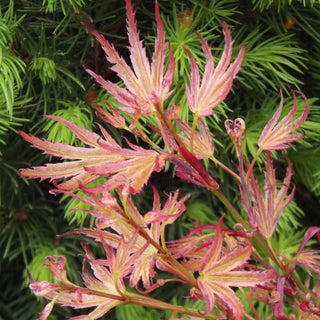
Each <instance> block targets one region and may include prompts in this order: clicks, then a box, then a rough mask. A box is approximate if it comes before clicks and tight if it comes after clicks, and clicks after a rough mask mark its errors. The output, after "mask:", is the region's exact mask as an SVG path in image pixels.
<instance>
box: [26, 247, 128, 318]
mask: <svg viewBox="0 0 320 320" xmlns="http://www.w3.org/2000/svg"><path fill="white" fill-rule="evenodd" d="M86 251H87V252H86V258H87V259H88V261H89V263H90V264H91V267H92V269H93V271H94V275H92V274H90V273H89V271H88V270H87V269H86V268H84V269H83V272H82V276H83V279H84V282H85V285H86V287H79V286H77V285H75V284H73V283H72V282H70V281H69V280H68V279H67V276H66V275H67V272H66V269H65V262H66V260H65V257H63V256H50V257H47V258H46V261H47V262H46V263H45V265H46V266H47V267H48V268H49V269H50V271H51V273H52V275H53V277H54V279H55V280H56V281H58V282H59V283H49V282H47V281H35V280H34V279H33V278H32V277H31V276H30V275H29V279H30V288H31V290H32V291H33V293H34V294H35V295H36V296H40V297H45V298H46V299H49V300H52V301H51V302H50V303H48V304H47V305H46V306H45V308H44V310H43V312H42V313H41V317H40V318H38V320H46V319H47V318H48V317H49V315H50V313H51V311H52V308H53V306H54V303H59V304H61V305H63V306H69V307H73V308H75V309H80V308H81V309H83V308H92V307H95V309H94V310H93V311H91V312H90V313H89V314H88V315H86V316H79V317H73V318H70V320H71V319H73V320H76V319H77V320H78V319H98V318H100V317H102V315H104V314H105V313H107V312H108V311H109V310H110V309H112V308H114V307H116V306H118V305H120V304H123V303H125V301H124V298H123V296H122V295H121V291H123V292H125V287H124V286H123V284H121V282H119V281H118V283H117V281H116V279H115V277H114V274H113V273H112V271H110V270H109V269H107V268H105V267H104V266H101V265H99V264H97V263H94V261H93V255H92V253H91V251H89V250H88V249H87V250H86Z"/></svg>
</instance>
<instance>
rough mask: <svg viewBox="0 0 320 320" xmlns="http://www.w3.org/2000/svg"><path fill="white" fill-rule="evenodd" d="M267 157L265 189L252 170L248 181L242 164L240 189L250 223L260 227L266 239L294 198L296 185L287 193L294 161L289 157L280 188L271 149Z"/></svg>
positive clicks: (269, 237)
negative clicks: (261, 187) (261, 186)
mask: <svg viewBox="0 0 320 320" xmlns="http://www.w3.org/2000/svg"><path fill="white" fill-rule="evenodd" d="M266 158H267V159H266V162H265V166H266V169H267V170H266V171H265V182H264V188H263V190H262V191H261V190H260V187H259V183H258V181H257V180H256V179H255V178H254V176H253V173H252V171H251V174H250V176H249V180H248V182H247V181H246V178H245V174H244V172H243V168H242V167H241V166H240V170H239V171H240V176H241V185H240V191H241V199H242V205H243V208H244V209H245V210H246V212H247V214H248V216H249V219H250V225H251V226H252V227H253V228H258V229H259V232H260V234H261V235H262V236H263V237H264V238H265V239H271V237H272V235H273V233H274V231H275V230H276V228H277V224H278V221H279V219H280V217H281V214H282V212H283V210H284V209H285V208H286V207H287V206H288V205H289V203H290V202H291V201H292V199H293V196H294V193H295V185H293V188H292V191H291V192H290V193H289V194H287V193H288V191H289V187H290V184H291V177H292V163H291V162H290V160H289V159H287V160H288V167H287V172H286V176H285V178H284V180H283V183H282V184H281V188H280V189H279V190H278V185H279V183H278V182H277V179H276V174H275V169H274V168H273V162H272V159H271V155H270V152H269V151H267V152H266Z"/></svg>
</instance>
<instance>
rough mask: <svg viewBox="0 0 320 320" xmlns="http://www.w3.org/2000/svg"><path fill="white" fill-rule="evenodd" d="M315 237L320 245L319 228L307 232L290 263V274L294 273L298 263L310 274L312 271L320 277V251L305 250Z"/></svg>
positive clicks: (309, 229) (311, 228) (312, 228)
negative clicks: (315, 236)
mask: <svg viewBox="0 0 320 320" xmlns="http://www.w3.org/2000/svg"><path fill="white" fill-rule="evenodd" d="M314 235H317V237H318V242H319V244H320V228H319V227H310V228H308V230H307V231H306V233H305V235H304V237H303V239H302V241H301V244H300V247H299V249H298V251H297V254H296V256H295V257H294V258H293V259H291V260H290V261H289V263H288V264H291V266H290V272H293V270H294V269H295V267H296V265H297V263H299V264H301V265H302V266H303V267H304V268H305V269H306V270H307V271H308V272H309V273H310V270H312V271H313V272H315V273H317V274H318V275H320V250H306V251H304V248H305V246H306V244H307V242H308V241H309V240H310V238H312V237H313V236H314Z"/></svg>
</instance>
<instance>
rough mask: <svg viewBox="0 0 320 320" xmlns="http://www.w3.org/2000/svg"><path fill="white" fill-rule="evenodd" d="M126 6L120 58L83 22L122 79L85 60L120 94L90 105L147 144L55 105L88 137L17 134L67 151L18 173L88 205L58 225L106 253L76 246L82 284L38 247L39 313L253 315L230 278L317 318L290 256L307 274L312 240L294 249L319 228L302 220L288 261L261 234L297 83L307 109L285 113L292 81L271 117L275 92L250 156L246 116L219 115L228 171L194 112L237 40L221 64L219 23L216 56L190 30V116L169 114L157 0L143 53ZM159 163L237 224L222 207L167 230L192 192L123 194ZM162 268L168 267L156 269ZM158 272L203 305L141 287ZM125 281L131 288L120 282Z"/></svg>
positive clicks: (168, 76)
mask: <svg viewBox="0 0 320 320" xmlns="http://www.w3.org/2000/svg"><path fill="white" fill-rule="evenodd" d="M126 8H127V31H128V40H129V52H130V65H129V64H128V63H127V62H126V61H125V60H124V59H123V58H122V57H121V56H120V55H119V54H118V52H117V51H116V49H115V48H114V47H113V45H112V44H110V43H109V41H108V40H106V39H105V38H104V37H103V36H102V35H100V34H99V33H98V32H97V31H95V30H93V29H91V28H89V27H87V28H88V29H89V30H90V31H91V33H92V34H93V36H94V37H95V38H96V39H97V41H98V42H99V43H100V44H101V46H102V49H103V50H104V52H105V55H106V59H107V60H108V61H109V63H111V64H112V67H111V69H112V70H113V71H114V72H115V73H116V74H117V75H118V77H119V78H120V79H121V80H122V83H123V85H118V84H115V83H113V82H111V81H109V80H105V79H103V78H102V77H101V76H100V75H97V74H96V73H94V72H93V71H91V70H87V71H88V73H89V74H90V75H91V76H93V77H94V78H95V80H96V81H97V82H98V83H99V84H100V85H101V86H102V87H103V88H104V89H105V90H107V91H108V92H109V93H110V94H111V95H112V96H113V97H114V98H115V99H116V100H117V101H118V103H119V104H120V105H119V107H117V108H115V107H111V106H110V105H109V107H108V110H107V109H104V108H102V107H99V106H96V109H97V114H98V115H99V116H100V117H101V118H102V119H103V120H104V121H106V122H108V123H110V124H111V125H112V126H114V127H115V128H119V129H120V128H121V129H123V130H126V131H127V132H129V133H131V134H133V135H135V136H136V137H137V138H138V139H140V141H143V142H144V145H149V147H148V148H146V147H141V146H139V145H138V144H133V143H131V142H129V141H128V140H126V139H125V138H124V145H126V147H123V146H120V145H119V144H118V143H117V142H116V141H115V139H113V137H112V136H111V135H110V134H109V133H108V132H107V130H106V129H104V128H103V127H102V126H100V125H99V129H100V132H101V135H100V134H98V133H95V132H91V131H89V130H86V129H84V128H82V127H79V126H77V125H75V124H74V123H72V122H70V121H68V120H66V119H62V118H60V117H54V116H49V117H50V118H51V119H54V120H56V121H59V122H61V123H62V124H64V125H65V126H66V127H67V128H68V129H70V130H71V131H72V132H73V133H74V134H75V135H76V137H77V138H78V139H79V140H81V141H82V142H83V143H84V145H86V146H85V147H75V146H70V145H65V144H62V143H58V142H50V141H47V140H41V139H39V138H37V137H35V136H33V135H30V134H27V133H25V132H21V133H20V134H21V136H22V137H23V138H24V139H25V140H26V141H28V142H29V143H31V144H32V145H33V147H35V148H38V149H40V150H43V151H44V153H46V154H50V155H53V156H56V157H60V158H61V159H63V160H65V161H64V162H59V163H54V164H46V165H44V166H41V167H33V168H25V169H21V171H20V173H21V175H22V176H23V177H27V178H31V179H35V178H40V180H44V179H50V180H51V181H52V182H53V183H54V185H55V189H53V190H52V191H51V192H52V193H55V194H57V193H62V194H65V195H67V196H69V197H74V198H76V199H78V200H80V201H82V202H83V203H85V204H87V205H89V206H90V207H91V209H90V210H87V211H88V213H89V214H91V215H92V216H93V217H94V218H95V225H94V227H93V228H80V229H76V230H71V231H69V232H67V233H65V234H64V235H60V236H68V235H70V234H81V235H84V236H85V237H87V238H91V239H93V240H94V241H95V242H98V243H100V244H101V246H102V248H103V249H104V253H105V255H104V256H99V257H96V256H95V255H94V253H93V252H92V250H91V249H90V246H89V245H88V244H87V243H85V242H84V241H82V242H81V244H82V247H83V250H84V254H83V255H82V256H83V260H84V262H83V269H82V278H83V286H79V285H76V284H74V283H72V282H70V281H69V280H68V277H67V271H66V268H65V263H66V261H65V258H64V257H63V256H51V257H47V258H46V260H45V263H44V264H45V265H46V266H47V267H48V268H49V269H50V271H51V272H52V274H53V277H54V279H55V280H56V283H48V282H46V281H37V280H35V279H33V278H32V275H29V279H30V282H31V284H30V287H31V289H32V290H33V292H34V293H35V294H36V295H38V296H43V297H45V298H47V299H49V300H51V302H49V303H48V304H47V306H46V307H45V309H44V310H43V312H42V314H41V316H40V318H39V319H38V320H45V319H47V318H48V316H49V314H50V313H51V311H52V308H53V305H54V303H59V304H62V305H63V306H69V307H73V308H76V309H78V308H88V307H89V308H93V311H91V312H90V313H89V314H87V315H81V316H76V317H73V318H71V319H73V320H75V319H98V318H101V317H102V316H103V315H104V314H106V313H107V312H108V311H109V310H110V309H112V308H114V307H116V306H118V305H121V304H137V305H143V306H146V307H153V308H158V309H162V310H170V311H171V312H172V317H171V319H173V318H174V316H175V315H176V314H178V313H180V314H184V315H185V316H187V317H188V319H226V318H230V319H237V320H240V319H243V318H244V317H249V318H250V317H251V316H249V315H248V314H247V313H246V312H245V309H244V306H243V304H242V302H241V299H240V298H239V295H240V293H241V290H240V289H239V288H242V287H246V288H250V290H251V291H250V296H251V298H253V297H255V299H256V300H257V301H264V302H265V303H266V304H268V305H269V306H270V311H271V312H273V315H274V316H275V317H276V319H285V318H286V317H287V316H286V315H285V311H284V308H283V306H284V296H285V294H288V295H289V296H290V297H291V298H292V299H293V300H294V301H295V303H298V307H297V308H298V309H299V310H300V311H298V312H300V313H304V314H305V313H310V314H312V317H316V318H317V317H318V318H319V314H320V311H319V308H318V305H317V304H316V303H315V300H316V299H319V294H318V293H316V290H313V291H312V290H311V291H310V292H311V293H310V292H309V293H308V292H307V289H306V287H305V286H304V285H303V284H301V282H299V281H298V280H299V279H297V278H296V276H295V273H294V271H295V269H296V266H297V265H298V264H299V266H301V267H304V268H305V269H306V270H307V271H308V272H310V273H312V272H313V273H316V274H320V268H319V261H320V255H319V251H317V250H306V251H304V248H305V245H306V243H307V241H309V239H310V238H311V237H312V236H314V235H317V236H318V238H319V241H320V229H319V228H316V227H312V228H311V229H309V230H308V231H307V233H306V235H305V237H304V239H303V241H302V244H301V246H300V248H299V250H298V252H297V254H296V256H295V257H294V258H292V259H290V260H289V261H286V258H285V257H283V256H280V255H277V254H276V253H275V252H274V250H273V248H272V245H271V241H270V240H271V238H272V235H273V234H274V232H275V230H276V228H277V224H278V221H279V219H280V217H281V214H282V212H283V210H284V209H285V208H286V207H287V206H288V205H289V203H290V201H291V200H292V198H293V196H294V192H295V186H294V185H293V184H292V182H291V178H292V164H291V162H290V160H289V159H287V161H288V167H287V171H286V175H285V178H284V181H283V183H281V184H279V183H278V182H277V178H276V171H275V167H274V164H273V160H272V158H271V153H270V150H282V149H286V148H289V147H290V145H288V143H292V142H294V141H297V140H299V139H301V138H303V134H301V133H299V134H292V132H293V131H294V130H296V129H298V128H299V126H301V124H302V123H303V122H304V121H305V119H306V117H307V114H308V101H307V99H306V97H305V96H304V95H303V94H302V93H299V94H300V95H301V96H302V97H303V99H304V102H305V109H304V111H303V113H302V114H301V115H300V116H299V117H297V118H296V119H294V115H295V112H296V110H297V99H296V96H295V93H294V92H293V93H292V94H293V98H294V105H293V107H292V109H291V110H290V112H289V113H288V114H287V115H285V116H284V117H283V118H282V119H281V120H280V121H279V119H280V115H281V110H282V104H283V101H282V95H281V103H280V107H279V109H278V110H277V111H276V112H275V114H274V115H273V116H272V118H271V119H270V121H269V122H268V123H267V124H266V126H265V127H264V129H263V130H262V133H261V136H260V138H259V140H258V142H257V143H258V146H259V149H258V152H257V154H256V156H255V157H254V158H253V160H252V161H251V162H250V161H249V160H248V159H247V158H246V157H245V156H244V154H243V151H242V143H243V141H244V139H245V121H244V120H243V119H240V118H238V119H236V120H235V121H234V122H233V121H232V120H227V121H226V123H225V127H226V131H227V133H228V134H229V136H230V139H231V141H232V142H233V144H234V148H235V150H236V155H237V158H238V160H239V164H238V168H237V169H238V172H233V171H232V170H231V169H229V168H227V167H226V166H224V165H223V164H220V163H219V162H217V161H216V159H215V158H214V144H213V139H212V135H211V133H210V131H209V129H208V127H207V126H206V124H205V121H203V118H205V117H208V116H210V115H212V114H213V113H214V108H215V107H216V106H217V105H219V104H220V103H221V102H222V101H223V100H224V99H225V98H226V96H227V95H228V93H229V91H230V89H231V86H232V83H233V81H234V79H235V78H236V76H237V74H238V72H239V71H240V66H241V63H242V61H243V59H244V55H245V47H244V46H242V47H241V48H240V51H239V53H238V55H237V57H236V59H235V60H234V61H233V62H232V63H231V56H232V51H233V48H232V40H231V34H230V30H229V28H228V26H227V24H226V23H224V22H223V23H222V29H223V32H224V38H225V46H224V51H223V54H222V56H221V59H220V61H219V63H218V64H217V66H215V65H214V59H213V56H212V53H211V49H210V47H209V45H208V43H207V42H206V41H205V39H204V38H203V37H202V36H201V35H199V39H200V42H201V44H202V49H203V52H204V56H205V62H206V64H205V68H204V72H203V75H202V79H201V75H200V72H199V67H198V65H197V63H196V61H195V59H194V57H193V56H192V54H191V52H189V51H187V53H188V55H189V57H190V66H191V75H190V83H189V84H186V88H185V91H186V97H187V104H188V107H189V110H190V112H191V113H192V114H193V123H192V124H190V123H188V122H186V121H182V120H181V119H180V118H179V112H180V110H181V108H182V107H181V105H180V104H177V105H175V104H172V105H171V106H168V105H167V100H168V98H169V97H170V95H171V94H172V92H173V90H174V83H173V79H174V68H175V58H174V56H173V54H172V51H171V49H170V43H166V36H165V30H164V25H163V22H162V20H161V16H160V12H159V8H158V4H157V3H156V6H155V15H156V23H157V38H156V40H155V49H154V53H153V56H152V59H151V61H149V59H148V58H147V55H146V50H145V48H144V46H143V42H142V41H141V40H140V38H139V32H138V30H137V24H136V21H135V13H134V9H133V6H132V3H131V1H130V0H126ZM166 52H167V54H166ZM107 105H108V103H107ZM148 117H149V118H152V119H153V122H152V123H153V124H152V125H151V124H150V123H149V122H147V124H146V125H147V126H149V129H151V130H152V131H155V132H157V133H158V134H159V136H160V137H161V138H162V142H163V143H161V144H159V143H157V144H156V143H155V142H153V141H152V139H151V137H150V136H149V135H148V134H147V133H146V132H147V131H146V130H143V127H142V123H143V122H144V121H145V119H148ZM262 153H264V154H265V158H266V161H265V168H266V171H265V179H264V186H263V188H262V189H261V183H260V182H259V181H258V179H257V178H256V177H255V175H254V170H253V168H254V164H255V162H256V160H257V158H258V156H259V155H260V154H262ZM204 159H207V160H212V161H215V162H216V163H218V165H221V166H222V168H223V169H225V170H226V171H227V172H228V173H231V174H232V176H233V177H234V178H235V180H236V181H237V183H239V190H240V194H241V205H242V208H243V209H244V210H243V211H244V212H245V213H246V216H244V217H243V216H242V215H241V214H240V213H239V212H238V210H237V209H236V208H234V206H233V205H232V204H231V203H230V202H229V201H228V200H227V199H226V197H225V196H224V194H223V192H222V190H221V189H222V188H221V187H220V184H219V181H216V180H215V179H214V178H213V177H211V175H210V174H209V173H208V171H207V170H206V169H205V167H204V165H203V163H202V161H203V160H204ZM166 163H169V164H170V165H172V166H174V167H175V174H176V176H178V177H180V178H181V179H183V180H185V181H187V182H189V183H193V184H196V185H198V186H200V187H203V188H205V189H207V190H210V191H211V192H213V193H214V194H215V195H216V196H217V198H218V199H220V200H221V201H222V203H223V204H224V205H225V206H226V209H227V210H228V211H229V213H227V214H232V215H233V218H234V219H235V220H237V222H238V224H237V226H235V229H234V230H231V229H226V228H224V227H223V217H221V218H220V219H219V222H218V223H217V225H210V226H207V225H206V226H202V225H198V226H194V229H193V230H192V231H191V232H189V234H187V235H186V236H185V237H183V238H181V239H176V240H172V241H167V240H166V232H165V231H166V227H167V226H168V225H169V224H173V223H175V221H176V220H177V219H178V218H179V217H180V216H181V215H182V214H183V213H184V211H185V210H186V205H187V201H188V199H189V197H190V195H186V196H183V197H180V195H179V190H176V191H175V192H172V193H171V194H169V195H167V199H166V201H164V203H163V201H160V198H161V197H160V195H159V193H158V191H157V189H156V188H155V187H153V186H152V188H153V193H154V197H153V206H152V209H151V210H150V211H148V212H144V213H141V212H140V211H139V209H138V208H137V206H136V205H135V203H134V200H133V197H132V195H135V194H139V193H140V192H141V191H142V190H143V188H144V187H145V185H146V184H148V182H149V179H150V176H151V175H152V173H154V172H161V171H162V170H164V168H165V166H166ZM100 177H104V179H105V180H104V182H103V183H102V184H101V185H98V186H95V187H89V186H88V184H89V183H90V182H92V181H95V180H97V179H98V178H100ZM76 190H81V191H82V194H83V195H81V196H80V195H79V194H77V193H75V191H76ZM239 227H241V228H240V229H239ZM256 246H258V247H259V250H260V251H261V250H263V251H264V253H265V254H266V256H267V257H268V259H267V260H266V261H264V260H263V258H262V256H260V254H259V252H258V251H257V247H256ZM156 274H157V280H155V275H156ZM162 274H166V276H164V277H162V276H161V275H162ZM168 274H169V275H170V276H169V277H168V276H167V275H168ZM168 282H179V283H182V284H184V285H186V286H188V287H189V288H190V296H189V297H186V299H188V298H189V299H193V300H198V299H202V300H204V302H205V309H203V310H198V309H193V308H186V307H183V306H177V305H171V304H169V303H166V302H163V301H159V300H155V299H153V298H151V297H149V296H148V293H150V292H151V291H154V290H157V289H158V288H159V287H163V286H165V285H166V284H167V283H168ZM129 287H130V288H135V289H136V291H133V290H132V289H130V290H128V288H129ZM250 306H251V308H252V312H253V313H254V314H255V315H257V314H256V313H257V311H256V310H255V307H254V304H252V303H250ZM251 318H252V317H251ZM312 319H314V318H312Z"/></svg>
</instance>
